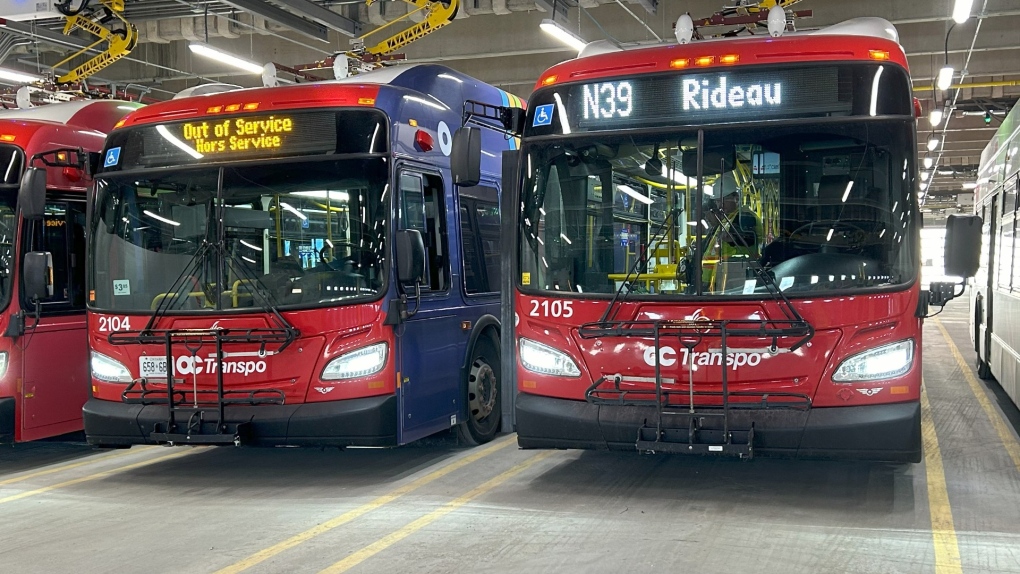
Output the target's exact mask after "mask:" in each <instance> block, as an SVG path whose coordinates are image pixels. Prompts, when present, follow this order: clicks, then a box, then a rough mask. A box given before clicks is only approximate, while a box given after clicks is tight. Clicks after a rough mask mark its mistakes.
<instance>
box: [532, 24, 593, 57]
mask: <svg viewBox="0 0 1020 574" xmlns="http://www.w3.org/2000/svg"><path fill="white" fill-rule="evenodd" d="M538 27H539V28H541V29H542V31H543V32H545V33H546V34H549V35H550V36H552V37H553V38H556V39H557V40H559V41H560V42H562V43H563V44H566V45H567V46H570V48H571V49H574V50H577V51H578V52H580V51H581V49H582V48H584V47H585V46H587V45H588V43H587V42H585V41H584V40H582V39H581V38H578V37H577V36H575V35H574V34H573V33H572V32H570V31H569V30H567V29H566V28H564V27H563V26H561V25H560V24H559V23H557V22H554V21H552V20H550V19H548V18H546V19H545V20H542V23H541V24H539V25H538Z"/></svg>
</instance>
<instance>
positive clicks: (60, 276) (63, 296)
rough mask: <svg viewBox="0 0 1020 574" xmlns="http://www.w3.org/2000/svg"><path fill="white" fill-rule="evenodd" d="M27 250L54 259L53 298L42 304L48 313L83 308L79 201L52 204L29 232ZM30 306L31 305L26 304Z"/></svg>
mask: <svg viewBox="0 0 1020 574" xmlns="http://www.w3.org/2000/svg"><path fill="white" fill-rule="evenodd" d="M27 233H29V237H30V242H28V243H27V245H28V247H27V248H26V249H25V251H26V252H28V251H49V252H50V253H51V254H52V256H53V296H52V297H50V298H48V299H46V300H44V301H42V303H43V305H44V308H45V309H46V310H48V311H67V310H78V309H84V308H85V292H84V285H85V206H84V204H82V203H81V202H64V201H51V202H47V203H46V211H45V215H44V217H43V221H42V222H41V224H35V225H33V226H32V230H31V231H28V232H27ZM26 304H27V305H30V304H31V303H30V302H26Z"/></svg>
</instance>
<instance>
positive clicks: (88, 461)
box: [0, 447, 153, 486]
mask: <svg viewBox="0 0 1020 574" xmlns="http://www.w3.org/2000/svg"><path fill="white" fill-rule="evenodd" d="M147 448H153V447H142V449H132V450H130V451H121V452H116V453H112V454H111V453H107V454H104V455H99V456H90V457H88V458H87V459H86V460H82V461H78V462H71V463H65V464H62V465H59V466H54V467H51V468H47V469H46V470H40V471H38V472H33V473H31V474H23V475H21V476H16V477H14V478H7V479H4V480H0V486H5V485H8V484H14V483H16V482H22V481H25V480H31V479H33V478H36V477H37V476H46V475H47V474H53V473H55V472H60V471H62V470H71V469H72V468H79V467H82V466H87V465H90V464H97V463H101V462H105V461H108V460H112V459H115V458H121V457H125V456H128V455H132V454H138V452H139V451H140V450H143V449H147Z"/></svg>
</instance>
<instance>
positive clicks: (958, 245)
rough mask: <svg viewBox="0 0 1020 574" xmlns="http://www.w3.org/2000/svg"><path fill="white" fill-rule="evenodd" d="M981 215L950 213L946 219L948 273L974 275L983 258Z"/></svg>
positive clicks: (968, 276) (963, 275)
mask: <svg viewBox="0 0 1020 574" xmlns="http://www.w3.org/2000/svg"><path fill="white" fill-rule="evenodd" d="M981 224H982V221H981V217H980V216H977V215H950V216H949V219H948V220H947V221H946V250H945V261H946V275H955V276H958V277H963V278H970V277H973V276H974V274H975V273H977V270H978V261H979V259H980V258H981Z"/></svg>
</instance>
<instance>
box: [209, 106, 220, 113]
mask: <svg viewBox="0 0 1020 574" xmlns="http://www.w3.org/2000/svg"><path fill="white" fill-rule="evenodd" d="M222 111H223V106H210V107H209V108H207V109H206V110H205V113H207V114H218V113H220V112H222Z"/></svg>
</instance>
